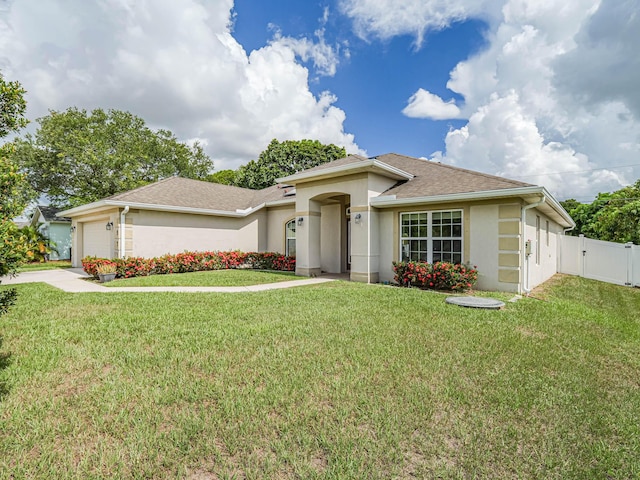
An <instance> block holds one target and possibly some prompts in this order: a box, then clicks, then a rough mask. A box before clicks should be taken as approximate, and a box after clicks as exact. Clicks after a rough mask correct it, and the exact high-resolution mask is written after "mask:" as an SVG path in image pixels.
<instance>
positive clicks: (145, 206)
mask: <svg viewBox="0 0 640 480" xmlns="http://www.w3.org/2000/svg"><path fill="white" fill-rule="evenodd" d="M265 206H266V204H265V203H261V204H260V205H258V206H256V207H251V208H249V209H247V210H236V211H235V212H233V211H229V210H215V209H209V208H195V207H180V206H175V205H157V204H152V203H132V202H121V201H117V200H100V201H98V202H94V203H88V204H87V205H82V206H80V207H75V208H72V209H70V210H65V211H64V212H60V215H62V214H64V216H76V215H84V214H89V213H93V212H97V211H100V210H103V209H104V208H105V207H129V208H133V209H139V210H157V211H160V212H174V213H191V214H194V215H217V216H220V217H236V218H244V217H247V216H249V215H251V214H252V213H254V212H256V211H258V210H260V209H262V208H264V207H265Z"/></svg>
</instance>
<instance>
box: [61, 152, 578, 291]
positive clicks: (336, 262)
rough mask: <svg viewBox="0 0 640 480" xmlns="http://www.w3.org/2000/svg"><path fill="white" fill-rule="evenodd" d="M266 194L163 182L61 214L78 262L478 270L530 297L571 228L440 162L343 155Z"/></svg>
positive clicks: (545, 204) (529, 198)
mask: <svg viewBox="0 0 640 480" xmlns="http://www.w3.org/2000/svg"><path fill="white" fill-rule="evenodd" d="M278 181H279V182H280V183H279V184H278V185H274V186H272V187H269V188H266V189H264V190H258V191H255V190H247V189H243V188H237V187H231V186H226V185H219V184H214V183H207V182H200V181H195V180H188V179H183V178H169V179H166V180H162V181H160V182H157V183H154V184H151V185H147V186H144V187H141V188H138V189H135V190H131V191H129V192H125V193H121V194H118V195H114V196H112V197H109V198H106V199H104V200H100V201H98V202H94V203H91V204H88V205H83V206H80V207H77V208H73V209H71V210H67V211H64V212H60V215H64V216H66V217H70V218H71V219H72V222H73V223H72V230H73V248H72V251H73V259H72V261H73V264H74V265H75V266H79V265H80V264H81V259H82V258H83V257H84V256H87V255H92V256H99V257H110V258H114V257H127V256H141V257H151V256H157V255H162V254H165V253H178V252H182V251H184V250H235V249H238V250H242V251H277V252H281V253H285V254H290V255H295V256H296V264H297V267H296V273H297V274H298V275H304V276H309V275H319V274H321V273H323V272H327V273H349V275H350V278H351V279H352V280H355V281H361V282H379V281H393V270H392V262H393V261H394V260H425V261H428V262H436V261H439V260H442V261H450V262H458V263H465V264H470V265H476V266H477V267H478V271H479V280H478V288H481V289H487V290H503V291H513V292H523V291H528V290H529V289H531V288H533V287H534V286H536V285H538V284H539V283H541V282H543V281H544V280H546V279H548V278H549V277H551V276H552V275H553V274H554V273H556V272H557V256H558V255H557V251H558V236H559V235H562V234H563V230H565V229H568V228H571V227H573V226H574V223H573V221H572V219H571V217H570V216H569V215H568V214H567V212H566V211H565V210H564V209H563V208H562V207H561V206H560V204H559V203H558V202H557V201H556V200H555V199H554V198H553V197H552V196H551V195H550V194H549V192H547V190H546V189H545V188H544V187H540V186H535V185H530V184H526V183H522V182H518V181H514V180H509V179H506V178H502V177H497V176H492V175H486V174H484V173H479V172H473V171H470V170H465V169H461V168H456V167H452V166H449V165H443V164H440V163H436V162H431V161H427V160H421V159H417V158H411V157H406V156H402V155H397V154H386V155H381V156H378V157H374V158H364V157H361V156H358V155H350V156H348V157H346V158H343V159H340V160H336V161H334V162H330V163H327V164H324V165H321V166H319V167H316V168H312V169H309V170H305V171H302V172H299V173H296V174H295V175H291V176H288V177H285V178H281V179H278Z"/></svg>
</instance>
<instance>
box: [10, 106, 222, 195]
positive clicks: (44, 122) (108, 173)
mask: <svg viewBox="0 0 640 480" xmlns="http://www.w3.org/2000/svg"><path fill="white" fill-rule="evenodd" d="M38 123H39V128H38V129H37V131H36V133H35V134H34V135H30V134H28V135H27V136H26V137H25V139H23V140H18V141H16V142H15V144H16V155H15V159H16V161H17V163H18V164H19V165H20V166H21V168H22V169H23V171H25V172H26V174H27V178H28V180H29V182H30V184H31V185H32V187H33V188H34V190H35V191H36V192H38V193H39V194H44V195H47V197H49V199H50V200H51V203H52V204H54V205H56V206H59V207H69V206H77V205H82V204H84V203H89V202H94V201H96V200H99V199H101V198H105V197H108V196H110V195H114V194H116V193H120V192H123V191H126V190H130V189H133V188H136V187H140V186H142V185H146V184H148V183H151V182H155V181H157V180H161V179H163V178H167V177H171V176H174V175H179V176H182V177H187V178H196V179H206V177H207V175H208V174H209V172H210V171H211V170H212V169H213V162H212V161H211V159H210V158H209V157H208V156H207V155H206V154H205V153H204V150H203V149H202V146H201V145H199V144H197V143H196V144H194V145H187V144H185V143H181V142H179V141H178V140H177V139H176V137H175V136H174V135H173V134H172V133H171V132H169V131H167V130H157V131H153V130H151V129H150V128H149V127H147V125H146V124H145V122H144V120H143V119H141V118H139V117H137V116H135V115H133V114H131V113H129V112H124V111H121V110H108V111H104V110H102V109H95V110H93V111H91V112H87V111H86V110H80V109H77V108H69V109H67V110H66V111H64V112H56V111H51V112H50V114H49V115H47V116H46V117H43V118H40V119H38Z"/></svg>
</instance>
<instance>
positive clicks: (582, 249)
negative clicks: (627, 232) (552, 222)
mask: <svg viewBox="0 0 640 480" xmlns="http://www.w3.org/2000/svg"><path fill="white" fill-rule="evenodd" d="M559 250H560V251H559V252H558V256H559V262H558V263H559V265H558V270H559V272H560V273H568V274H570V275H578V276H580V277H585V278H592V279H594V280H601V281H603V282H608V283H615V284H616V285H626V286H630V287H640V246H638V245H633V244H632V243H614V242H603V241H601V240H592V239H590V238H585V237H584V236H583V235H580V236H579V237H569V236H566V235H563V236H561V237H560V242H559Z"/></svg>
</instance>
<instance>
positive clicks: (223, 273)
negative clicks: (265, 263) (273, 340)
mask: <svg viewBox="0 0 640 480" xmlns="http://www.w3.org/2000/svg"><path fill="white" fill-rule="evenodd" d="M300 279H301V277H296V275H295V273H294V272H276V271H261V270H250V269H246V270H236V269H230V270H212V271H208V272H190V273H172V274H170V275H150V276H148V277H133V278H119V279H117V280H114V281H112V282H108V283H105V284H104V286H105V287H245V286H248V285H261V284H265V283H277V282H287V281H291V280H300Z"/></svg>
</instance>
